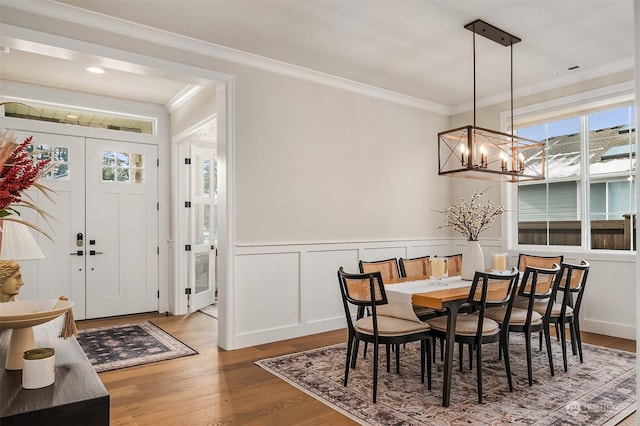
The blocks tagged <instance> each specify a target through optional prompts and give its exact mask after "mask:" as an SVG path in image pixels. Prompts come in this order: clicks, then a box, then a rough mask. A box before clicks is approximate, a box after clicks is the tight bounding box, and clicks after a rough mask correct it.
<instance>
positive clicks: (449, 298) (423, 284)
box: [378, 276, 472, 407]
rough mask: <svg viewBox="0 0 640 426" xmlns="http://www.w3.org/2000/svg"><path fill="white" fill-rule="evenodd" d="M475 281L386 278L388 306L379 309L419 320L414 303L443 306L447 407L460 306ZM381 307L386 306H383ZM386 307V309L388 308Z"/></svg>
mask: <svg viewBox="0 0 640 426" xmlns="http://www.w3.org/2000/svg"><path fill="white" fill-rule="evenodd" d="M471 283H472V281H469V280H463V279H462V278H461V277H460V276H455V277H446V278H443V279H433V278H430V277H427V276H415V277H409V278H394V279H390V280H385V282H384V284H385V293H386V294H387V299H388V302H389V303H388V306H387V305H382V306H380V307H379V308H378V313H379V314H383V315H392V316H399V317H404V318H406V319H412V320H418V321H419V319H418V318H417V317H416V316H415V313H414V310H413V307H412V306H411V305H416V306H422V307H426V308H432V309H438V310H444V311H445V312H446V315H447V332H446V338H445V341H446V342H445V345H446V346H445V357H444V377H443V381H442V382H443V384H442V406H443V407H448V406H449V403H450V398H451V378H452V374H453V350H454V347H455V329H456V319H457V316H458V310H459V308H460V306H461V305H462V304H463V303H465V302H466V301H467V298H468V296H469V291H470V289H471ZM380 308H383V309H382V310H381V309H380ZM385 311H386V312H385Z"/></svg>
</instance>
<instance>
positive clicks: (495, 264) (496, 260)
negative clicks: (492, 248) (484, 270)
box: [491, 253, 508, 272]
mask: <svg viewBox="0 0 640 426" xmlns="http://www.w3.org/2000/svg"><path fill="white" fill-rule="evenodd" d="M507 258H508V256H507V253H493V255H492V256H491V269H492V270H493V272H505V271H507V270H508V268H507Z"/></svg>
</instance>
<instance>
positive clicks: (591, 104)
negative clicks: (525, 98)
mask: <svg viewBox="0 0 640 426" xmlns="http://www.w3.org/2000/svg"><path fill="white" fill-rule="evenodd" d="M634 90H635V87H634V82H633V81H629V82H625V83H620V84H616V85H613V86H607V87H602V88H599V89H595V90H590V91H586V92H581V93H578V94H575V95H570V96H566V97H561V98H557V99H552V100H549V101H545V102H540V103H537V104H531V105H527V106H524V107H520V108H516V109H514V110H513V118H514V123H515V126H516V127H522V126H525V125H527V124H528V123H533V122H540V121H545V120H549V121H551V120H554V119H556V118H559V117H567V116H576V115H582V114H585V113H587V112H589V111H592V110H595V109H604V108H608V107H615V106H616V105H621V104H625V103H627V104H628V103H633V102H634V99H635V96H634ZM636 107H637V108H638V107H640V106H639V105H636ZM511 121H512V120H511V112H510V111H503V112H501V113H500V127H501V129H502V131H503V132H505V133H507V132H511ZM636 137H637V136H636ZM636 145H637V142H636ZM581 161H582V167H581V175H580V177H579V179H580V180H581V182H580V184H581V185H582V186H584V185H589V184H590V179H589V173H588V171H589V168H588V164H585V162H588V158H587V157H586V156H582V160H581ZM639 176H640V167H636V182H637V181H638V177H639ZM587 187H588V186H587ZM580 192H581V194H579V199H578V201H579V206H578V208H579V209H580V214H581V215H583V213H584V212H586V211H588V210H587V208H588V206H589V191H587V190H585V189H581V190H580ZM583 195H584V196H583ZM502 200H503V204H504V205H505V206H507V213H506V214H504V215H503V217H502V229H503V232H502V243H503V246H504V247H507V249H509V250H515V251H522V252H523V251H529V252H553V253H556V252H558V251H563V252H573V253H581V252H594V251H595V252H598V253H603V252H604V253H605V254H606V252H610V253H615V254H616V255H620V254H627V253H628V254H630V255H633V256H634V257H635V251H631V250H624V251H621V250H600V249H598V250H591V249H587V247H588V244H587V242H588V241H590V239H591V230H590V227H588V226H586V227H585V226H582V237H581V238H582V244H581V245H580V246H556V245H554V246H548V245H545V246H541V245H524V244H518V217H517V207H518V205H517V202H518V200H517V185H512V184H509V183H505V184H503V185H502ZM636 202H637V200H636ZM585 228H587V229H585Z"/></svg>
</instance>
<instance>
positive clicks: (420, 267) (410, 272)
mask: <svg viewBox="0 0 640 426" xmlns="http://www.w3.org/2000/svg"><path fill="white" fill-rule="evenodd" d="M429 259H430V257H429V256H421V257H413V258H402V257H401V258H400V259H399V263H400V276H401V277H425V278H429V277H430V276H431V263H430V262H429Z"/></svg>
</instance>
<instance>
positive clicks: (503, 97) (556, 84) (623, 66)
mask: <svg viewBox="0 0 640 426" xmlns="http://www.w3.org/2000/svg"><path fill="white" fill-rule="evenodd" d="M632 69H633V58H628V59H625V60H622V61H618V62H613V63H611V64H607V65H604V66H601V67H597V68H593V69H589V70H583V71H580V72H577V73H575V74H567V75H564V76H561V77H556V78H554V79H552V80H547V81H545V82H544V83H541V84H535V85H531V86H526V87H523V88H521V89H517V90H514V91H513V96H514V98H515V99H518V98H523V97H525V96H529V95H535V94H538V93H540V92H545V91H547V90H553V89H557V88H560V87H566V86H570V85H572V84H578V83H581V82H583V81H587V80H592V79H594V78H598V77H602V76H606V75H610V74H615V73H618V72H622V71H629V70H632ZM510 99H511V94H510V92H503V93H500V94H498V95H495V96H490V97H487V98H484V99H481V100H480V101H478V102H477V105H476V108H484V107H488V106H491V105H496V104H499V103H502V102H509V100H510ZM472 110H473V102H468V103H464V104H460V105H456V106H453V107H451V114H452V115H454V114H460V113H463V112H467V111H472Z"/></svg>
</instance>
